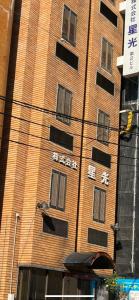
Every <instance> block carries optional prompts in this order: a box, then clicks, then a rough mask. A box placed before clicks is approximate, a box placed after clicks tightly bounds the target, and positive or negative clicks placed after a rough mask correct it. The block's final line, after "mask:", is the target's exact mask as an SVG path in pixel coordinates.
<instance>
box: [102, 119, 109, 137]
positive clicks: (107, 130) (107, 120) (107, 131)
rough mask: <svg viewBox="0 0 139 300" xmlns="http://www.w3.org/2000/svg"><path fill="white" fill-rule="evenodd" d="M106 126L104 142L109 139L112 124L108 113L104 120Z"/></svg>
mask: <svg viewBox="0 0 139 300" xmlns="http://www.w3.org/2000/svg"><path fill="white" fill-rule="evenodd" d="M104 124H105V126H107V127H106V128H104V135H103V140H104V142H108V141H109V126H110V118H109V116H108V115H107V114H105V121H104Z"/></svg>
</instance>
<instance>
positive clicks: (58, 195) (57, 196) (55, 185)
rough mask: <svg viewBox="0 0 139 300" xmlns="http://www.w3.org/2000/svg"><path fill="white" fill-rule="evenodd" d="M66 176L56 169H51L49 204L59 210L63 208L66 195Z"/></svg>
mask: <svg viewBox="0 0 139 300" xmlns="http://www.w3.org/2000/svg"><path fill="white" fill-rule="evenodd" d="M66 179H67V176H66V175H65V174H63V173H60V172H58V171H56V170H53V171H52V179H51V193H50V206H51V207H53V208H56V209H59V210H64V207H65V195H66Z"/></svg>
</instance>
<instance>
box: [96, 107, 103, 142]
mask: <svg viewBox="0 0 139 300" xmlns="http://www.w3.org/2000/svg"><path fill="white" fill-rule="evenodd" d="M98 124H100V125H104V113H103V112H102V111H100V110H99V113H98ZM103 132H104V128H103V127H99V126H98V127H97V139H98V140H99V141H102V140H103Z"/></svg>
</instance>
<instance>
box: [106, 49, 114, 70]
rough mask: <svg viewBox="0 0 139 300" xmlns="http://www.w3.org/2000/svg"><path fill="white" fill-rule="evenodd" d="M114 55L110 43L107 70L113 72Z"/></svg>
mask: <svg viewBox="0 0 139 300" xmlns="http://www.w3.org/2000/svg"><path fill="white" fill-rule="evenodd" d="M112 53H113V47H112V46H111V45H110V44H109V43H108V54H107V70H108V71H109V72H110V73H111V72H112Z"/></svg>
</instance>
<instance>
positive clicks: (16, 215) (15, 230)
mask: <svg viewBox="0 0 139 300" xmlns="http://www.w3.org/2000/svg"><path fill="white" fill-rule="evenodd" d="M18 219H19V214H18V213H16V214H15V227H14V241H13V253H12V266H11V280H10V294H12V283H13V268H14V257H15V244H16V232H17V223H18Z"/></svg>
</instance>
